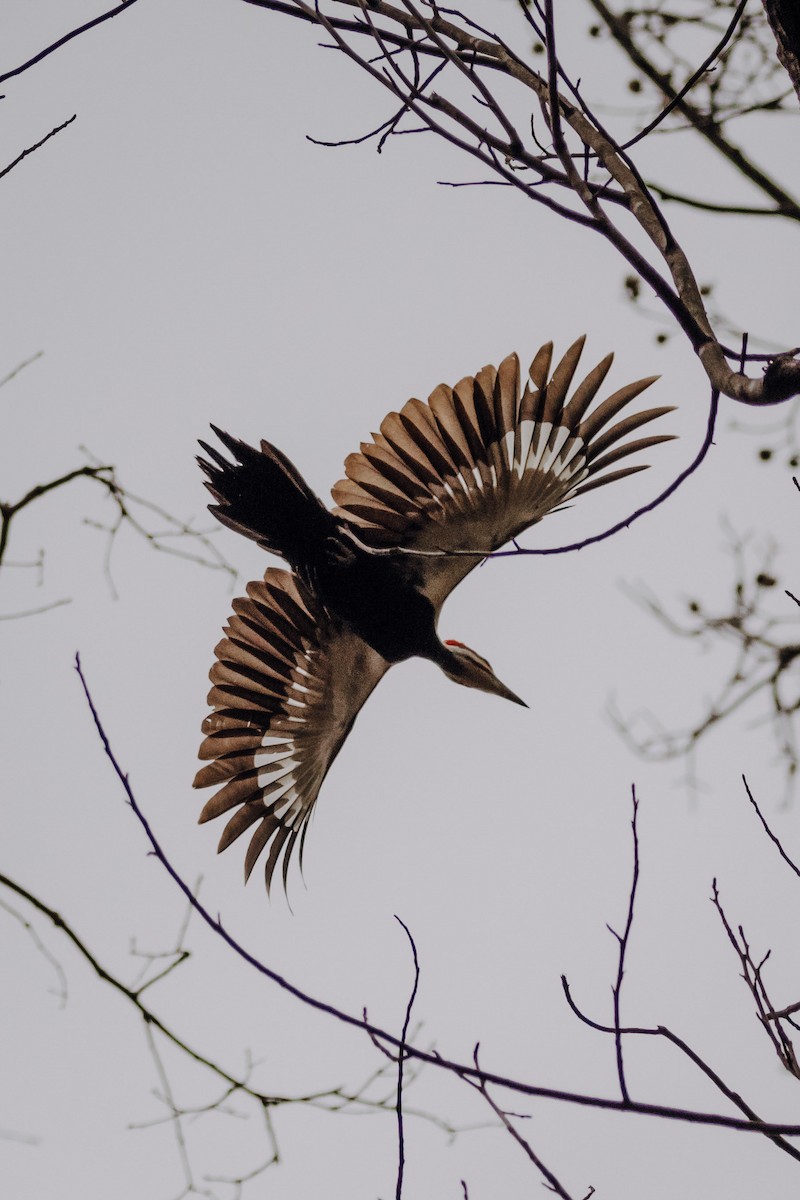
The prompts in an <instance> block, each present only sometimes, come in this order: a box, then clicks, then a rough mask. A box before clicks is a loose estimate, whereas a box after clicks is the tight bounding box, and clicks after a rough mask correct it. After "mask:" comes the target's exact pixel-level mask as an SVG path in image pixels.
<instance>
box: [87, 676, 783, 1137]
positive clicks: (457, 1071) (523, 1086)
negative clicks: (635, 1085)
mask: <svg viewBox="0 0 800 1200" xmlns="http://www.w3.org/2000/svg"><path fill="white" fill-rule="evenodd" d="M75 669H76V671H77V674H78V677H79V679H80V682H81V687H82V689H83V692H84V695H85V697H86V703H87V705H88V707H89V711H90V713H91V715H92V720H93V721H94V724H95V728H96V730H97V734H98V737H99V738H100V741H101V743H102V746H103V750H104V753H105V755H106V757H107V758H108V760H109V762H110V763H111V766H112V769H113V771H114V773H115V775H116V776H117V779H118V780H119V782H120V784H121V786H122V788H123V791H124V793H125V796H126V802H127V804H128V805H129V807H130V808H131V810H132V812H133V814H134V816H135V817H136V819H137V821H138V822H139V824H140V825H141V827H142V829H143V831H144V833H145V836H146V838H147V840H148V842H149V844H150V847H151V852H152V854H153V856H154V857H155V858H156V859H157V860H158V862H159V863H160V864H161V866H162V867H163V869H164V870H165V871H166V873H167V874H168V875H169V877H170V878H171V879H172V881H173V883H175V885H176V886H177V887H178V889H179V890H180V891H181V892H182V893H183V895H184V896H185V897H186V899H187V900H188V901H189V903H190V904H191V905H192V907H193V908H194V910H195V912H196V913H197V914H198V916H200V917H201V918H202V920H203V921H204V922H205V924H206V925H207V926H208V928H209V929H211V930H212V932H214V933H215V934H216V935H217V937H219V938H220V939H221V940H222V941H223V942H224V943H225V945H226V946H228V948H229V949H230V950H231V951H232V952H233V953H234V954H236V955H237V956H238V957H239V958H241V959H242V961H243V962H246V963H247V964H248V965H249V966H250V967H252V969H253V970H254V971H256V972H257V973H258V974H259V975H262V976H263V977H264V978H266V979H269V980H271V981H272V982H273V983H274V984H276V985H277V986H278V987H279V988H281V989H282V990H283V991H285V992H287V993H288V994H289V995H291V996H294V998H295V999H296V1000H298V1001H299V1002H300V1003H301V1004H304V1005H306V1006H307V1007H309V1008H312V1009H314V1010H315V1011H317V1012H322V1013H325V1014H326V1015H328V1016H330V1017H333V1018H334V1019H335V1020H337V1021H339V1022H341V1023H342V1024H344V1025H347V1026H350V1027H351V1028H355V1029H360V1030H362V1031H363V1032H365V1033H367V1034H368V1036H370V1037H371V1038H373V1039H376V1040H377V1041H379V1042H383V1043H384V1044H385V1045H387V1046H391V1047H393V1048H394V1051H395V1052H397V1051H399V1050H400V1048H401V1046H402V1048H403V1050H404V1053H405V1055H406V1057H407V1058H414V1059H416V1060H417V1061H419V1062H425V1063H430V1064H431V1065H433V1066H436V1067H438V1068H439V1069H440V1070H444V1071H448V1072H450V1073H451V1074H454V1075H457V1076H459V1077H461V1078H465V1079H466V1078H468V1079H473V1080H476V1081H480V1082H483V1083H485V1084H487V1085H488V1084H492V1085H495V1084H496V1085H497V1086H499V1087H504V1088H508V1089H509V1090H510V1091H513V1092H517V1093H519V1094H521V1095H526V1096H541V1097H543V1098H547V1099H551V1100H557V1101H560V1102H561V1103H566V1104H576V1105H579V1106H581V1107H586V1108H597V1109H604V1110H606V1111H610V1112H625V1113H628V1112H635V1113H639V1114H641V1115H643V1116H652V1117H659V1118H662V1119H665V1120H670V1121H680V1122H686V1123H689V1124H694V1125H703V1126H715V1127H717V1128H722V1129H730V1130H737V1131H739V1132H747V1133H758V1134H762V1135H764V1136H767V1137H771V1136H772V1135H774V1134H778V1135H784V1136H794V1135H797V1136H800V1125H797V1124H789V1123H786V1124H780V1123H777V1122H766V1121H745V1120H740V1119H738V1118H736V1117H728V1116H725V1115H723V1114H721V1113H707V1112H700V1111H697V1110H693V1109H685V1108H676V1107H672V1106H668V1105H661V1104H648V1103H644V1102H642V1101H628V1102H627V1103H626V1102H625V1101H624V1100H611V1099H606V1098H605V1097H601V1096H590V1095H586V1094H585V1093H581V1092H570V1091H565V1090H561V1089H557V1088H546V1087H541V1086H539V1085H537V1084H530V1083H526V1082H524V1081H523V1080H519V1079H514V1078H512V1077H510V1076H504V1075H499V1074H497V1073H495V1072H490V1071H485V1070H483V1069H479V1068H477V1067H475V1066H474V1064H472V1065H470V1064H467V1063H459V1062H456V1061H454V1060H451V1059H446V1058H443V1057H442V1056H441V1055H439V1054H437V1053H435V1052H429V1051H425V1050H420V1049H419V1048H418V1047H416V1046H414V1045H412V1044H410V1043H403V1042H402V1040H401V1038H400V1037H398V1036H397V1035H395V1034H392V1033H389V1031H388V1030H385V1029H382V1028H380V1026H377V1025H375V1024H373V1023H371V1022H370V1021H368V1020H366V1019H365V1018H364V1017H363V1016H355V1015H353V1014H352V1013H348V1012H346V1011H345V1010H344V1009H340V1008H337V1007H336V1005H333V1004H329V1003H327V1001H324V1000H320V999H318V998H317V997H315V996H312V995H311V994H310V993H308V992H305V991H303V990H302V989H301V988H299V987H297V986H296V985H295V984H293V983H291V982H290V981H289V980H288V979H286V978H285V977H284V976H283V975H281V974H279V973H278V972H277V971H275V970H273V968H272V967H269V966H267V965H266V963H263V962H261V961H260V960H259V959H257V958H256V957H255V956H254V955H253V954H251V953H250V952H249V951H248V950H246V949H245V948H244V946H242V945H241V944H240V943H239V942H237V940H236V939H235V938H234V937H233V936H232V935H231V934H230V933H228V931H227V929H226V928H225V927H224V925H223V924H222V921H221V920H220V919H219V918H216V917H213V916H212V915H211V913H210V912H209V911H208V909H206V908H205V906H204V905H203V904H201V902H200V901H199V900H198V899H197V897H196V896H194V895H193V893H192V891H191V889H190V888H189V886H188V884H187V883H186V882H185V881H184V880H183V879H182V878H181V876H180V875H179V874H178V872H177V871H176V870H175V868H174V867H173V866H172V864H171V862H170V861H169V859H168V858H167V856H166V854H165V853H164V851H163V849H162V848H161V845H160V844H159V842H158V840H157V838H156V836H155V834H154V832H153V830H152V828H151V826H150V822H149V821H148V820H147V817H146V816H145V814H144V812H143V811H142V809H141V807H140V806H139V803H138V801H137V800H136V797H135V795H134V793H133V789H132V788H131V785H130V781H129V779H128V776H127V774H126V773H125V772H124V771H123V769H122V767H121V766H120V765H119V763H118V761H117V759H116V757H115V755H114V752H113V750H112V748H111V744H110V742H109V740H108V736H107V735H106V732H105V730H104V728H103V725H102V722H101V720H100V716H99V714H98V712H97V709H96V707H95V704H94V701H93V699H92V696H91V693H90V691H89V687H88V684H87V682H86V678H85V676H84V674H83V669H82V667H81V663H80V657H79V656H76V660H75Z"/></svg>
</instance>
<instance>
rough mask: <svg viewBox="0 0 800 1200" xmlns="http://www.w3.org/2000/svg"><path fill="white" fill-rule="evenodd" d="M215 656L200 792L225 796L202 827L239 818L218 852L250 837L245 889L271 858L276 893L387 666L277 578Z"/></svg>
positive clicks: (249, 605) (253, 594) (238, 607)
mask: <svg viewBox="0 0 800 1200" xmlns="http://www.w3.org/2000/svg"><path fill="white" fill-rule="evenodd" d="M233 610H234V611H233V615H232V616H231V617H230V619H229V621H228V625H227V626H226V627H225V629H224V633H225V637H224V638H223V640H222V641H221V642H220V643H219V645H218V646H217V647H216V650H215V654H216V658H217V661H216V662H215V663H214V666H213V667H212V668H211V672H210V679H211V682H212V685H213V686H212V688H211V691H210V693H209V696H208V703H209V704H210V705H211V706H212V708H213V712H212V713H211V714H210V715H209V716H208V717H206V719H205V721H204V722H203V732H204V733H205V735H206V737H205V740H204V741H203V743H202V745H201V747H200V758H201V759H208V760H210V762H209V764H208V765H207V766H205V767H203V768H202V769H201V770H200V771H199V772H198V774H197V776H196V778H195V781H194V786H195V787H200V788H202V787H210V786H212V785H214V786H218V787H219V790H218V791H217V792H216V793H215V794H214V795H213V796H212V798H211V799H210V800H209V801H208V803H207V804H206V805H205V808H204V809H203V811H202V813H201V815H200V821H201V823H202V822H204V821H210V820H212V819H213V818H215V817H219V816H222V814H223V813H231V812H232V815H231V816H230V817H229V820H228V823H227V825H226V826H225V829H224V830H223V833H222V837H221V839H220V843H219V849H220V850H224V849H225V848H226V847H227V846H229V845H230V844H231V842H233V841H235V840H236V838H238V837H239V836H240V835H241V834H242V833H244V832H245V831H246V830H250V829H253V827H255V828H254V829H253V832H252V835H251V839H250V845H249V847H248V850H247V855H246V858H245V879H247V878H248V877H249V875H250V873H251V871H252V869H253V867H254V866H255V863H256V860H257V859H258V857H259V855H260V854H261V853H262V851H264V850H265V849H266V848H267V847H269V852H268V854H267V858H266V862H265V868H264V872H265V876H266V883H267V889H269V886H270V883H271V881H272V877H273V874H274V872H275V870H276V867H277V864H278V861H279V859H280V858H281V855H283V867H282V869H283V880H284V885H285V884H286V877H287V871H288V867H289V861H290V858H291V855H292V851H293V849H294V847H295V844H296V843H297V842H298V840H299V858H300V865H301V868H302V852H303V842H304V839H305V833H306V830H307V828H308V820H309V817H310V815H311V812H312V809H313V807H314V802H315V800H316V798H317V794H318V792H319V789H320V786H321V784H322V781H323V779H324V778H325V776H326V774H327V772H328V769H329V767H330V765H331V763H332V762H333V760H334V759H335V757H336V755H337V754H338V752H339V750H340V749H341V746H342V743H343V742H344V740H345V738H346V737H347V735H348V733H349V731H350V729H351V727H352V724H353V722H354V720H355V718H356V716H357V715H358V712H359V710H360V708H361V706H362V704H363V703H364V701H365V700H366V699H367V697H368V696H369V694H370V692H371V691H372V690H373V688H374V687H375V686H376V684H377V683H378V682H379V680H380V679H381V677H382V676H383V674H384V673H385V672H386V671H387V670H388V668H389V663H388V662H387V661H386V660H385V659H384V658H382V657H381V655H379V654H378V653H377V652H376V651H375V650H373V649H372V648H371V647H370V646H368V645H367V643H366V642H364V641H362V639H361V638H360V637H358V636H357V634H355V633H353V632H352V631H350V630H348V629H347V628H345V627H344V626H343V625H342V623H341V622H339V621H337V620H336V619H335V618H333V617H331V616H330V614H328V613H327V612H326V611H325V610H324V608H323V607H322V606H321V605H320V603H319V601H318V600H316V599H315V597H314V596H313V595H312V593H311V592H310V591H309V590H308V588H306V587H305V586H304V585H303V583H302V582H301V581H300V580H298V579H297V577H296V576H295V575H293V574H292V573H291V572H289V571H282V570H278V569H276V568H270V569H269V570H268V571H267V572H266V574H265V576H264V580H263V582H258V583H250V584H248V586H247V597H246V598H242V599H237V600H234V602H233Z"/></svg>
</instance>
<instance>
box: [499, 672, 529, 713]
mask: <svg viewBox="0 0 800 1200" xmlns="http://www.w3.org/2000/svg"><path fill="white" fill-rule="evenodd" d="M492 691H493V692H494V694H495V696H502V697H503V699H504V700H510V701H511V703H512V704H521V705H522V707H523V708H529V707H530V705H528V704H526V703H525V701H524V700H520V698H519V696H517V695H516V693H515V692H512V691H511V688H507V687H506V685H505V684H504V683H501V682H500V680H499V679H498V678H497V677H496V676H495V679H494V687H493V688H492Z"/></svg>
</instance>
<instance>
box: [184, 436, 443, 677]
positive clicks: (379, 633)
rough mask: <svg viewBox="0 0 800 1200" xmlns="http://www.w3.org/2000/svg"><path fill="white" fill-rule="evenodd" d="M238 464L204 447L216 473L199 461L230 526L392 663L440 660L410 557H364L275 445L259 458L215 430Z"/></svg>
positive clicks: (431, 615)
mask: <svg viewBox="0 0 800 1200" xmlns="http://www.w3.org/2000/svg"><path fill="white" fill-rule="evenodd" d="M214 431H215V433H216V434H217V436H218V437H219V438H220V440H221V441H222V442H223V443H224V445H225V446H226V448H227V449H228V450H229V451H230V453H232V454H233V455H234V456H235V459H236V462H234V463H231V462H228V461H227V460H226V459H225V458H223V456H222V455H221V454H220V453H219V452H218V451H216V450H215V449H214V448H213V447H212V446H209V445H208V444H207V443H205V442H201V443H200V444H201V445H202V447H203V449H204V450H205V451H206V452H207V453H208V454H209V455H210V456H211V457H212V459H213V460H214V463H215V464H216V465H212V464H211V463H207V462H205V461H204V460H203V459H198V462H199V463H200V465H201V466H202V468H203V470H204V471H205V472H206V474H207V475H208V477H209V485H208V486H209V488H210V490H211V492H212V494H213V495H214V497H215V499H217V500H218V502H219V503H218V504H217V505H213V506H210V507H211V511H212V512H213V513H214V514H215V515H216V517H217V519H218V520H220V521H221V522H222V523H223V524H224V525H227V526H229V528H231V529H235V530H236V531H237V532H239V533H243V534H245V535H246V536H247V537H250V538H252V539H253V540H254V541H256V542H257V543H258V544H259V545H260V546H263V547H264V548H265V549H266V550H270V551H272V553H274V554H279V555H280V556H281V557H282V558H284V559H285V560H286V561H287V562H288V563H289V564H290V566H292V567H293V568H294V570H295V571H296V572H297V574H298V576H299V577H300V578H301V579H302V580H303V582H304V583H305V584H306V585H307V586H308V587H309V588H310V589H311V590H312V591H313V592H314V593H315V594H316V595H317V596H318V597H319V599H320V601H321V602H322V604H323V605H324V606H325V608H326V609H327V610H328V611H329V612H330V613H332V614H333V615H335V616H337V617H338V618H339V619H340V620H341V621H343V622H344V623H345V624H346V625H347V626H348V627H349V628H350V629H352V630H353V632H355V633H357V634H358V635H359V637H361V638H363V639H364V641H365V642H366V643H367V644H368V645H369V646H371V647H372V648H373V650H377V652H378V653H379V654H380V655H381V656H382V657H383V658H385V659H386V661H387V662H390V663H398V662H402V661H403V660H405V659H407V658H412V657H414V656H421V657H423V658H431V659H433V660H434V661H435V662H438V661H440V660H441V657H442V653H444V654H445V655H446V654H447V651H446V650H443V647H442V644H441V642H440V641H439V638H438V637H437V635H436V628H435V612H434V608H433V605H432V604H431V602H430V600H428V598H427V597H426V596H424V595H423V594H422V593H421V592H420V591H419V590H418V589H417V588H416V587H415V586H414V570H413V563H412V560H410V559H409V558H408V557H407V556H402V555H394V554H385V553H384V554H375V553H374V552H373V553H370V551H369V550H367V549H364V548H363V546H362V545H361V544H360V543H359V541H358V540H357V537H356V536H355V531H354V530H352V529H350V528H349V527H348V526H347V525H346V524H345V522H343V521H341V520H339V519H338V518H337V517H335V516H334V515H333V514H332V513H331V512H329V511H328V509H327V508H326V507H325V505H324V504H323V503H322V501H321V500H320V499H319V497H318V496H317V495H315V493H314V492H313V491H312V490H311V488H310V487H309V486H308V484H307V483H306V481H305V480H304V479H303V477H302V475H301V474H300V472H299V471H298V470H297V468H296V467H295V466H294V465H293V464H292V463H291V462H290V461H289V459H288V458H286V456H285V455H284V454H282V453H281V451H280V450H278V449H277V448H276V447H275V446H272V445H270V443H269V442H262V443H261V449H260V451H259V450H255V449H254V448H253V447H251V446H248V445H247V444H246V443H245V442H242V441H239V440H238V439H237V438H232V437H230V436H229V435H228V434H226V433H223V432H222V431H221V430H218V429H216V428H215V429H214Z"/></svg>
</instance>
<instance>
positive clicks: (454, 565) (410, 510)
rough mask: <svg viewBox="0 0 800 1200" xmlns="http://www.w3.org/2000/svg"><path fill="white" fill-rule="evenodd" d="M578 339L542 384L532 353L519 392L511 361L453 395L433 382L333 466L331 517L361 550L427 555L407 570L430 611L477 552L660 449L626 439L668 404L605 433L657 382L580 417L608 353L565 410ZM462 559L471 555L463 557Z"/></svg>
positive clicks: (543, 357)
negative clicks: (339, 470)
mask: <svg viewBox="0 0 800 1200" xmlns="http://www.w3.org/2000/svg"><path fill="white" fill-rule="evenodd" d="M584 341H585V338H579V339H578V341H577V342H575V344H574V345H573V346H571V347H570V349H569V350H568V351H567V353H566V354H565V355H564V357H563V359H562V360H561V362H560V363H559V364H558V366H557V367H556V369H555V370H554V371H553V374H552V375H550V374H549V372H550V363H551V358H552V351H553V344H552V342H548V343H547V345H545V346H542V348H541V350H539V352H538V353H537V355H536V357H535V358H534V360H533V363H532V364H531V368H530V382H529V383H526V385H525V388H524V390H523V391H520V378H519V375H520V372H519V360H518V358H517V356H516V354H512V355H510V356H509V357H508V358H506V359H505V360H504V361H503V362H502V363H501V364H500V367H499V369H497V370H495V368H494V367H484V368H483V370H482V371H480V372H479V373H478V374H477V375H476V376H475V377H474V378H472V377H467V378H466V379H462V380H461V382H460V383H458V384H456V386H455V388H449V387H446V386H445V385H444V384H440V385H439V387H437V388H436V390H435V391H434V392H432V393H431V395H430V396H429V398H428V402H427V404H423V403H422V402H421V401H420V400H409V401H408V403H407V404H406V405H405V406H404V407H403V409H402V410H401V411H400V412H399V413H389V415H388V416H387V417H386V419H385V420H384V422H383V423H382V425H381V431H380V433H376V434H373V439H374V440H373V441H372V442H369V443H362V446H361V453H360V454H351V455H350V456H349V457H348V458H347V460H346V461H345V471H346V473H347V478H346V479H342V480H340V481H339V483H337V484H336V486H335V487H334V488H333V499H334V501H335V503H336V504H337V506H338V507H337V508H336V509H335V510H334V515H335V516H338V517H340V518H343V519H344V520H346V521H347V522H348V523H349V524H350V525H351V527H354V529H355V532H356V534H357V536H358V538H359V539H360V540H361V541H362V542H363V543H364V544H365V545H367V546H371V547H375V548H381V547H388V546H398V547H405V548H408V549H413V550H422V551H428V552H431V556H430V557H423V556H419V557H413V556H412V557H410V558H409V560H408V564H409V570H412V569H413V570H414V572H415V574H416V582H417V586H418V587H419V588H420V589H421V590H422V591H423V592H424V593H425V594H426V595H427V597H428V599H429V600H430V601H431V602H432V603H433V605H434V606H435V607H437V608H438V607H439V606H440V605H441V604H442V602H443V601H444V599H445V598H446V597H447V595H448V594H449V593H450V592H451V591H452V589H453V588H454V587H455V586H456V584H457V583H459V581H460V580H461V579H463V578H464V576H465V575H467V574H468V573H469V572H470V571H471V570H472V568H473V567H475V566H476V565H477V563H478V562H479V561H480V560H481V558H482V557H483V556H484V555H486V554H488V553H490V552H491V551H493V550H497V549H499V548H500V547H501V546H503V545H505V543H506V542H508V541H510V540H511V538H513V537H516V536H517V534H519V533H521V532H522V531H523V530H524V529H527V528H528V527H529V526H530V525H533V524H534V523H535V522H537V521H540V520H541V519H542V517H544V516H546V515H547V513H549V512H553V511H554V509H556V508H558V507H560V506H561V505H562V504H564V503H565V501H568V500H570V499H572V498H573V497H574V496H578V495H580V493H581V492H586V491H589V489H590V488H594V487H600V486H601V485H602V484H604V483H610V482H611V481H612V480H613V479H621V478H622V477H623V476H625V475H630V474H632V473H633V472H634V471H642V470H644V469H645V468H646V466H647V464H645V463H637V464H635V465H633V466H623V467H621V468H617V466H616V464H617V463H618V462H620V460H622V459H623V458H625V457H626V456H627V455H629V454H633V453H635V452H636V451H639V450H645V449H648V448H649V447H651V446H654V445H656V444H657V443H658V442H663V441H669V440H670V435H660V436H659V435H655V436H650V437H644V438H637V439H634V440H630V438H629V435H630V434H631V433H633V432H634V431H635V430H637V429H639V428H640V426H642V425H645V424H647V423H648V422H649V421H653V420H655V418H656V417H660V416H662V415H663V414H664V413H667V412H671V411H672V409H671V408H669V407H668V408H651V409H648V410H647V411H645V412H638V413H634V414H633V415H631V416H629V417H626V418H624V419H623V420H620V421H618V422H616V424H613V425H611V427H610V428H608V423H609V422H610V421H611V420H612V419H613V418H614V417H615V416H616V415H617V414H618V413H619V412H620V410H621V409H623V408H624V407H625V406H626V405H627V404H629V403H630V402H631V400H633V399H635V397H636V396H638V395H639V393H640V392H642V391H644V389H645V388H646V387H649V386H650V384H651V383H653V382H654V381H655V379H657V378H658V376H651V377H650V378H648V379H640V380H638V381H637V382H636V383H630V384H628V385H627V387H623V388H620V390H619V391H617V392H614V394H613V395H611V396H609V397H608V399H607V400H604V401H603V403H602V404H600V405H598V407H596V408H595V409H594V411H593V412H591V413H589V414H588V416H587V415H586V414H587V410H588V408H589V405H590V404H591V402H592V400H593V399H594V397H595V396H596V395H597V392H598V390H599V388H600V386H601V385H602V383H603V380H604V379H605V376H606V374H607V373H608V369H609V367H610V366H611V363H612V361H613V357H614V356H613V355H612V354H609V355H608V356H607V357H606V358H604V359H603V361H602V362H601V363H599V364H598V365H597V366H596V367H595V368H594V370H592V371H590V372H589V374H588V375H587V376H586V378H585V379H584V380H583V382H582V383H581V384H580V385H579V386H578V388H577V389H576V391H575V392H574V394H573V395H572V397H571V399H570V400H569V401H568V402H567V392H568V390H569V387H570V384H571V383H572V378H573V375H574V374H575V369H576V367H577V365H578V360H579V358H580V355H581V351H582V349H583V344H584ZM604 428H605V432H601V431H602V430H603V429H604ZM612 467H613V468H615V469H613V470H609V468H612ZM468 550H475V551H476V552H477V553H476V554H475V556H474V557H473V556H472V555H463V551H468ZM454 551H460V552H462V555H461V556H459V555H453V552H454ZM437 552H444V553H443V554H439V555H438V556H437ZM448 554H449V555H451V557H447V555H448ZM412 563H413V568H412Z"/></svg>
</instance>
